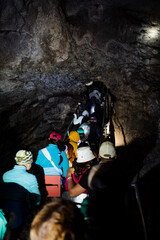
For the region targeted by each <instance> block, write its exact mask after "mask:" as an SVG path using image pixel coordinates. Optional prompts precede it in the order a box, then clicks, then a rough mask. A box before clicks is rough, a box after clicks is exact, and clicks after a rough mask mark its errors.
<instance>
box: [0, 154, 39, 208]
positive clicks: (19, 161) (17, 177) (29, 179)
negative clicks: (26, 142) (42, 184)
mask: <svg viewBox="0 0 160 240" xmlns="http://www.w3.org/2000/svg"><path fill="white" fill-rule="evenodd" d="M15 161H16V165H15V166H14V168H13V169H11V170H9V171H7V172H5V173H4V174H3V176H2V179H3V182H4V183H16V184H19V185H20V186H22V187H24V188H25V189H26V190H27V191H29V192H30V193H33V194H35V195H36V196H37V204H39V203H40V192H39V188H38V182H37V179H36V177H35V176H34V175H33V174H31V173H28V172H27V170H29V169H30V168H31V165H32V163H33V155H32V153H31V152H30V151H26V150H20V151H18V152H17V153H16V156H15Z"/></svg>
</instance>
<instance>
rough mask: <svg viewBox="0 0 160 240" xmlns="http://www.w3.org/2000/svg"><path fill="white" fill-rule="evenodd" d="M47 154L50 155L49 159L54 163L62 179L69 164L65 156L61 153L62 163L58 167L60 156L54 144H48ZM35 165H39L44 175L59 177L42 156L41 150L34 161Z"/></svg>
mask: <svg viewBox="0 0 160 240" xmlns="http://www.w3.org/2000/svg"><path fill="white" fill-rule="evenodd" d="M46 148H47V150H48V152H49V153H50V155H51V159H52V161H53V162H54V164H55V166H56V167H57V168H58V169H60V170H61V172H62V174H63V176H64V177H66V175H67V169H68V168H69V162H68V158H67V155H66V153H65V152H64V151H62V152H61V156H62V157H63V161H62V163H61V164H60V165H59V162H60V156H59V153H60V151H59V149H58V147H57V145H55V144H49V145H48V146H47V147H46ZM36 164H38V165H40V166H41V167H43V169H44V173H45V175H60V173H59V172H57V170H56V169H55V168H54V167H53V165H52V164H51V163H50V161H49V160H48V159H47V158H46V157H45V156H44V154H43V152H42V150H39V151H38V156H37V160H36Z"/></svg>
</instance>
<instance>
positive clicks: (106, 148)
mask: <svg viewBox="0 0 160 240" xmlns="http://www.w3.org/2000/svg"><path fill="white" fill-rule="evenodd" d="M99 155H100V158H101V161H112V160H113V159H114V158H116V150H115V147H114V145H113V143H111V142H109V141H106V142H103V143H102V144H101V146H100V148H99Z"/></svg>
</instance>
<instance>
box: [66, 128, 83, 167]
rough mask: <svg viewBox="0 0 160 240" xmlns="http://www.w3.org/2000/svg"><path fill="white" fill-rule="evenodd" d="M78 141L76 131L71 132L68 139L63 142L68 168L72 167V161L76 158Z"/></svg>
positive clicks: (78, 137)
mask: <svg viewBox="0 0 160 240" xmlns="http://www.w3.org/2000/svg"><path fill="white" fill-rule="evenodd" d="M79 140H80V136H79V133H78V132H77V131H71V132H70V133H69V136H68V138H67V139H66V140H65V141H64V144H65V145H66V148H67V149H66V153H67V157H68V161H69V166H70V167H72V163H73V161H74V159H75V158H76V157H77V148H78V142H79Z"/></svg>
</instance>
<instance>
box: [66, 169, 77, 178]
mask: <svg viewBox="0 0 160 240" xmlns="http://www.w3.org/2000/svg"><path fill="white" fill-rule="evenodd" d="M74 172H75V169H74V168H73V167H70V168H68V170H67V177H71V176H72V174H73V173H74Z"/></svg>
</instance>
